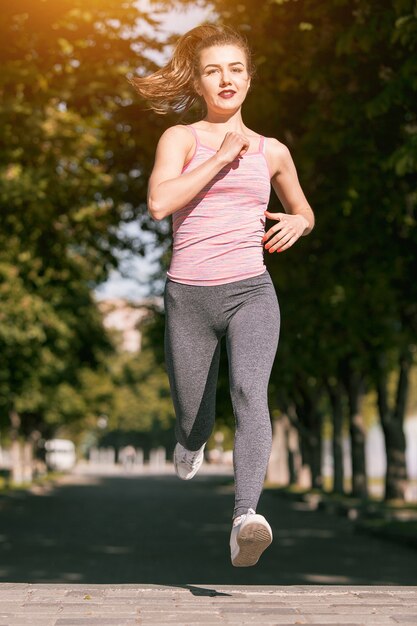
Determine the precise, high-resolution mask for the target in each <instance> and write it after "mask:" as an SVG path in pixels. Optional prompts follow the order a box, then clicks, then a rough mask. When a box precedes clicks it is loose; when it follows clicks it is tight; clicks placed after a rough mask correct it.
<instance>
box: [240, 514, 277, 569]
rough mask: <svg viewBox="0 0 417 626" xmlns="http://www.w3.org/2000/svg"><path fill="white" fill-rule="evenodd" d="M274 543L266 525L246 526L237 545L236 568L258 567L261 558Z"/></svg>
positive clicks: (254, 523)
mask: <svg viewBox="0 0 417 626" xmlns="http://www.w3.org/2000/svg"><path fill="white" fill-rule="evenodd" d="M271 543H272V536H271V533H270V531H269V530H268V528H266V527H265V524H261V523H260V522H252V523H251V524H249V523H248V524H245V526H244V527H243V528H242V529H241V531H240V532H239V536H238V538H237V544H238V546H239V552H238V554H237V555H236V556H235V558H234V559H233V561H232V565H234V566H235V567H249V566H251V565H256V563H257V562H258V561H259V557H260V556H261V554H262V553H263V552H264V550H266V548H267V547H268V546H270V545H271Z"/></svg>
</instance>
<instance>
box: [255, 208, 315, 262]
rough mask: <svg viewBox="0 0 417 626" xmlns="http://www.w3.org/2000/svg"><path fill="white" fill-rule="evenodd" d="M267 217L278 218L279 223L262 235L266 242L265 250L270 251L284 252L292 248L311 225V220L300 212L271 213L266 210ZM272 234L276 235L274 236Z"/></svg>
mask: <svg viewBox="0 0 417 626" xmlns="http://www.w3.org/2000/svg"><path fill="white" fill-rule="evenodd" d="M265 217H268V218H269V219H271V220H278V224H274V226H271V228H270V229H269V230H267V231H266V233H265V235H264V236H263V237H262V241H263V242H265V241H266V240H267V239H269V238H270V237H271V239H269V241H268V243H266V244H265V250H268V252H276V251H277V252H282V251H283V250H287V249H288V248H291V246H292V245H293V244H295V242H296V241H297V239H299V238H300V237H301V235H302V234H303V232H304V231H305V229H306V228H307V227H308V226H309V222H308V220H307V218H305V217H304V215H300V213H295V214H294V213H271V212H270V211H265ZM272 235H274V236H273V237H272Z"/></svg>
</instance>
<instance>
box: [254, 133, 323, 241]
mask: <svg viewBox="0 0 417 626" xmlns="http://www.w3.org/2000/svg"><path fill="white" fill-rule="evenodd" d="M265 156H266V159H267V163H268V166H269V169H270V174H271V184H272V187H273V188H274V191H275V193H276V194H277V196H278V198H279V200H280V202H281V204H282V206H283V207H284V209H285V211H286V212H285V213H271V212H270V211H265V217H268V218H269V219H271V220H277V221H278V223H277V224H274V225H273V226H271V228H269V230H268V231H266V233H265V235H264V237H263V241H264V242H265V241H266V240H268V241H267V243H266V244H265V249H266V250H268V251H269V252H276V251H277V252H282V251H283V250H287V249H288V248H290V247H291V246H292V245H293V244H294V243H295V242H296V241H297V239H299V238H300V237H301V236H303V235H308V234H309V233H311V231H312V230H313V228H314V223H315V220H314V213H313V209H312V208H311V206H310V205H309V203H308V202H307V199H306V197H305V195H304V192H303V190H302V189H301V185H300V182H299V180H298V175H297V170H296V169H295V165H294V161H293V160H292V157H291V153H290V151H289V150H288V148H287V147H286V146H285V145H284V144H283V143H281V142H280V141H278V140H277V139H273V138H268V142H267V151H266V154H265Z"/></svg>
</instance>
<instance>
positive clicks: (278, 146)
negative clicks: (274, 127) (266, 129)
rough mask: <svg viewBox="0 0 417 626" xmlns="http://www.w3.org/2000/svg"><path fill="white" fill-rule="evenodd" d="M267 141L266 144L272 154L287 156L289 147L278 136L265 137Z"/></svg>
mask: <svg viewBox="0 0 417 626" xmlns="http://www.w3.org/2000/svg"><path fill="white" fill-rule="evenodd" d="M265 141H266V146H267V148H268V150H269V151H270V152H271V154H273V155H275V156H285V155H286V154H288V152H289V149H288V147H287V146H286V145H285V143H283V142H282V141H280V140H279V139H277V138H276V137H265Z"/></svg>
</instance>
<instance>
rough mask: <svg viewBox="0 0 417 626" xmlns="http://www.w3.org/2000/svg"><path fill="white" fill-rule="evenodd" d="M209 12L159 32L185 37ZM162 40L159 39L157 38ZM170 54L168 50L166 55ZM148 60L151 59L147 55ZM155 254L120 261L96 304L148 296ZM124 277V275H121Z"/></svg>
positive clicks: (178, 19) (143, 0)
mask: <svg viewBox="0 0 417 626" xmlns="http://www.w3.org/2000/svg"><path fill="white" fill-rule="evenodd" d="M137 5H138V7H139V8H140V9H142V10H144V11H145V10H149V9H150V7H151V3H150V2H149V0H138V2H137ZM210 17H211V14H210V11H209V10H207V8H206V9H201V8H198V7H195V6H193V7H188V8H187V9H186V10H181V11H169V12H167V13H165V14H163V15H160V16H159V19H160V21H161V31H162V32H166V33H167V34H170V33H178V34H182V33H185V32H186V31H187V30H189V29H190V28H193V27H194V26H197V25H198V24H200V23H201V22H203V21H204V20H209V19H210ZM146 30H147V33H148V34H149V35H153V33H152V31H151V30H150V29H146ZM159 38H160V39H161V37H159ZM168 54H169V50H167V55H168ZM150 56H151V55H150ZM152 59H153V60H155V61H156V62H158V63H162V62H164V60H165V57H164V56H162V55H161V57H160V58H156V57H155V56H152ZM121 230H122V232H123V233H126V232H127V233H129V234H132V236H134V235H137V234H138V232H139V227H138V226H137V225H136V226H135V225H134V224H130V225H128V226H127V227H122V229H121ZM141 236H142V239H143V240H144V241H145V242H146V243H151V241H152V234H151V233H149V232H146V233H145V232H143V233H142V234H141ZM157 263H158V254H153V255H148V256H145V257H138V256H131V257H130V258H129V257H125V258H124V259H123V261H122V267H121V269H122V273H120V272H116V271H113V272H112V273H111V274H110V278H109V280H108V281H107V282H106V283H103V284H102V285H100V287H98V288H97V289H96V290H95V295H96V298H97V299H98V300H102V299H106V298H127V299H129V300H132V301H137V300H140V299H142V298H144V297H146V296H147V295H149V277H150V274H151V273H152V271H154V270H155V269H156V267H157ZM122 274H123V275H122Z"/></svg>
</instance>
